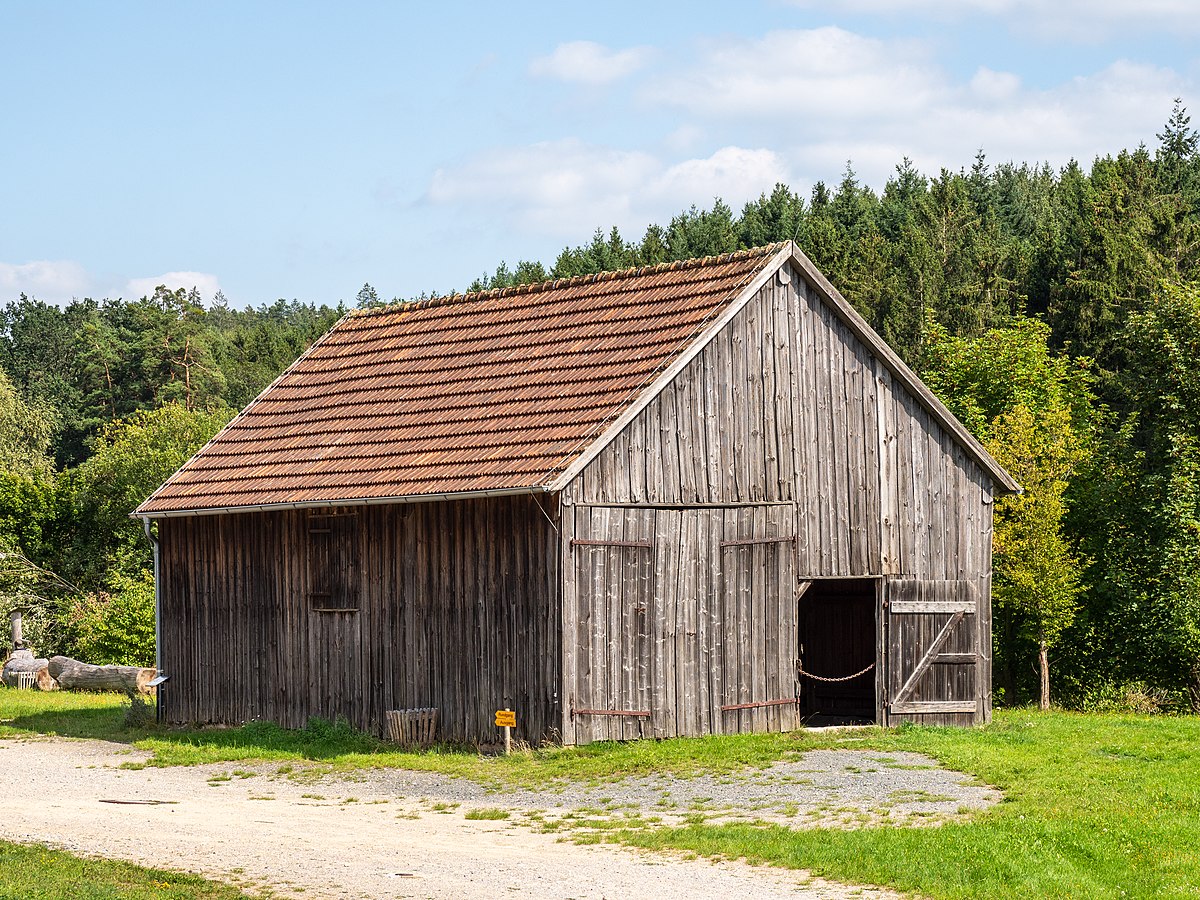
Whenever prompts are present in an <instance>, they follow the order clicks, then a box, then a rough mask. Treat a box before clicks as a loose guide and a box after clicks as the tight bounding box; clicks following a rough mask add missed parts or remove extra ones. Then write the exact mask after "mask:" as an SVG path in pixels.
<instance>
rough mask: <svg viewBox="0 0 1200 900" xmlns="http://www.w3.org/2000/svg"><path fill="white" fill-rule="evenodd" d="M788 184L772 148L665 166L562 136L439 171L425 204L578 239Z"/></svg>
mask: <svg viewBox="0 0 1200 900" xmlns="http://www.w3.org/2000/svg"><path fill="white" fill-rule="evenodd" d="M787 179H788V169H787V166H786V165H785V163H784V161H783V160H782V158H781V157H780V156H779V155H778V154H776V153H774V152H772V151H770V150H764V149H745V148H742V147H732V146H731V147H724V148H722V149H720V150H717V151H716V152H715V153H713V154H712V155H711V156H709V157H706V158H700V159H685V160H680V161H678V162H675V163H667V162H664V161H662V160H660V159H658V158H657V157H655V156H652V155H651V154H649V153H644V152H636V151H624V150H614V149H612V148H609V147H600V146H595V145H592V144H586V143H584V142H582V141H579V140H576V139H568V140H562V141H551V142H544V143H538V144H532V145H529V146H525V147H511V148H502V149H498V150H493V151H490V152H486V153H483V154H480V155H479V156H477V157H475V158H474V159H471V160H469V161H467V162H466V163H464V164H463V165H461V166H458V167H455V168H447V169H439V170H438V171H437V172H436V173H435V174H434V177H433V181H432V183H431V184H430V187H429V191H428V194H427V199H428V201H429V202H431V203H433V204H437V205H455V206H469V207H472V208H475V209H479V208H481V207H489V208H493V209H498V210H499V211H500V212H501V214H502V215H503V216H504V218H505V219H506V221H508V222H511V223H513V224H515V225H518V226H519V227H522V228H529V229H532V230H535V231H538V232H541V233H543V234H548V235H552V236H555V237H557V238H562V239H568V240H579V239H582V236H584V235H585V233H586V232H587V231H588V230H590V228H592V227H593V226H597V225H608V224H615V225H617V226H619V227H620V228H621V229H622V230H623V231H627V232H631V231H636V230H637V229H639V228H641V227H644V226H645V225H646V224H648V223H649V222H651V221H654V220H656V219H663V218H666V217H669V216H670V215H672V214H673V213H675V212H678V211H679V210H680V209H681V208H683V207H685V206H688V205H691V204H693V203H695V204H697V205H706V204H708V203H710V202H711V201H712V199H713V197H717V196H720V197H721V198H723V199H724V200H725V201H726V202H728V203H730V204H731V205H733V206H735V208H736V206H737V205H738V204H740V203H742V202H744V201H745V200H748V199H750V198H751V197H754V196H757V195H758V194H759V193H760V192H762V191H769V190H770V189H771V187H772V186H773V185H774V184H775V183H776V182H777V181H786V180H787Z"/></svg>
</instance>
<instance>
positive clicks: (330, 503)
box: [129, 485, 549, 519]
mask: <svg viewBox="0 0 1200 900" xmlns="http://www.w3.org/2000/svg"><path fill="white" fill-rule="evenodd" d="M548 491H549V489H548V488H547V487H545V486H543V485H534V486H532V487H513V488H495V489H492V490H482V491H453V492H450V493H445V494H406V495H402V496H398V497H360V498H357V499H352V500H302V501H297V502H295V503H256V504H247V505H246V506H225V507H220V508H212V509H168V510H157V511H152V512H136V511H135V512H131V513H130V514H129V515H130V518H134V519H183V518H191V517H195V516H229V515H236V514H237V513H252V512H282V511H284V510H291V509H329V508H331V507H335V506H336V507H345V506H392V505H396V504H402V503H433V502H436V501H439V500H483V499H486V498H488V497H528V496H534V495H538V494H545V493H548Z"/></svg>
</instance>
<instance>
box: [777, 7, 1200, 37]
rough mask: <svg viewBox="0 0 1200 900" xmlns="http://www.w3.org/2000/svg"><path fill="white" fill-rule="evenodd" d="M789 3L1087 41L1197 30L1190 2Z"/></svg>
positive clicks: (1198, 20)
mask: <svg viewBox="0 0 1200 900" xmlns="http://www.w3.org/2000/svg"><path fill="white" fill-rule="evenodd" d="M791 4H792V5H793V6H799V7H803V8H813V9H819V10H820V11H821V12H823V13H826V14H830V15H835V14H836V13H838V12H850V13H869V14H872V15H886V16H896V17H906V18H908V17H911V16H914V15H927V16H930V17H932V18H937V19H954V20H959V19H963V18H966V17H969V16H972V15H983V16H995V17H999V18H1002V19H1006V20H1008V21H1009V23H1010V24H1011V25H1012V27H1013V28H1014V29H1015V30H1018V31H1031V32H1033V33H1035V34H1041V35H1043V36H1046V37H1054V38H1057V39H1067V40H1083V41H1088V40H1093V39H1095V38H1098V37H1100V36H1101V35H1113V34H1120V33H1121V32H1123V31H1126V30H1130V29H1132V30H1138V31H1149V30H1161V29H1164V28H1166V29H1170V30H1173V31H1184V32H1187V33H1194V32H1197V31H1200V14H1198V13H1197V8H1196V2H1195V0H1139V2H1136V3H1133V2H1130V0H1054V2H1046V0H791Z"/></svg>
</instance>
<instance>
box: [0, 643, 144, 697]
mask: <svg viewBox="0 0 1200 900" xmlns="http://www.w3.org/2000/svg"><path fill="white" fill-rule="evenodd" d="M22 673H32V674H33V683H34V685H35V686H36V687H37V688H38V689H39V690H43V691H56V690H58V689H59V688H62V689H64V690H79V691H120V692H122V693H126V694H148V693H150V691H151V690H152V688H150V686H149V682H150V680H151V679H152V678H154V676H155V675H156V674H157V672H156V671H155V670H154V669H143V668H141V667H139V666H92V665H88V664H87V663H83V662H80V661H79V660H77V659H71V658H70V657H69V656H52V657H50V658H49V659H37V658H35V657H34V655H33V651H32V650H14V651H13V652H12V655H11V656H10V657H9V658H8V660H7V661H5V663H4V668H3V670H2V671H0V681H3V682H4V684H5V685H7V686H8V687H17V686H18V684H19V683H20V680H21V678H20V676H21V674H22Z"/></svg>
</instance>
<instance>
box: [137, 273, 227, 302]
mask: <svg viewBox="0 0 1200 900" xmlns="http://www.w3.org/2000/svg"><path fill="white" fill-rule="evenodd" d="M160 284H161V285H165V286H166V287H168V288H170V289H171V290H178V289H179V288H183V289H185V290H191V289H192V288H196V289H197V290H198V291H200V296H201V297H203V298H204V300H205V302H208V301H209V300H212V298H213V295H214V294H215V293H216V292H217V291H219V290H220V289H221V284H220V282H219V281H218V280H217V276H216V275H210V274H209V273H207V272H164V273H163V274H162V275H151V276H150V277H148V278H132V279H130V280H129V281H128V282H127V283H126V285H125V287H124V289H122V291H121V296H123V297H125V299H127V300H133V299H136V298H140V297H149V296H151V295H152V294H153V293H154V289H155V288H156V287H158V286H159V285H160Z"/></svg>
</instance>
